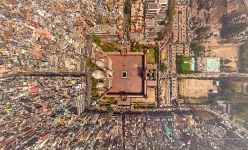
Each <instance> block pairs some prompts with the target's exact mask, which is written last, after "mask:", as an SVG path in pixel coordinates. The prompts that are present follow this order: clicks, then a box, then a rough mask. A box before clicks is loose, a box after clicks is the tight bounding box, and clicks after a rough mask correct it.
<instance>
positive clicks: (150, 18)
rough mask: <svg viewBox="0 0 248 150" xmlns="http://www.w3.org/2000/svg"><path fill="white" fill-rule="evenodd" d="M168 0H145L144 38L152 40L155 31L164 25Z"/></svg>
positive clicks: (158, 30)
mask: <svg viewBox="0 0 248 150" xmlns="http://www.w3.org/2000/svg"><path fill="white" fill-rule="evenodd" d="M167 9H168V0H146V1H145V39H146V40H148V41H149V40H154V39H155V38H156V37H157V33H158V32H160V30H161V29H162V27H164V25H160V24H161V22H163V21H165V17H166V10H167Z"/></svg>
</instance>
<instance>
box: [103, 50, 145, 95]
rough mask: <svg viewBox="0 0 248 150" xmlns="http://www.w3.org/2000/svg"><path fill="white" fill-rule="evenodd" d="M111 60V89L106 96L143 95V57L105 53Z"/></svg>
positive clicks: (142, 55)
mask: <svg viewBox="0 0 248 150" xmlns="http://www.w3.org/2000/svg"><path fill="white" fill-rule="evenodd" d="M107 56H108V57H109V58H110V59H111V60H112V70H113V78H112V88H111V89H110V91H109V92H108V93H107V95H106V96H120V95H126V96H127V97H136V96H137V97H140V96H144V95H145V80H144V78H143V75H144V72H145V64H146V60H145V55H144V54H143V53H127V54H125V55H121V54H120V53H118V52H117V53H116V52H112V53H107Z"/></svg>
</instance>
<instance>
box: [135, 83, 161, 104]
mask: <svg viewBox="0 0 248 150" xmlns="http://www.w3.org/2000/svg"><path fill="white" fill-rule="evenodd" d="M147 97H148V98H130V99H131V102H132V103H146V104H155V103H156V95H155V89H154V88H151V87H148V88H147Z"/></svg>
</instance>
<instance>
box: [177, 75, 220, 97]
mask: <svg viewBox="0 0 248 150" xmlns="http://www.w3.org/2000/svg"><path fill="white" fill-rule="evenodd" d="M217 89H218V87H217V86H216V85H214V84H213V80H198V79H185V80H179V95H181V96H183V97H188V98H204V97H208V94H209V91H210V90H217Z"/></svg>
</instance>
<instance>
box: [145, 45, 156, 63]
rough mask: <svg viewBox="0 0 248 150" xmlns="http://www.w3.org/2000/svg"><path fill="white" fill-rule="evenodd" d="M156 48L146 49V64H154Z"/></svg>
mask: <svg viewBox="0 0 248 150" xmlns="http://www.w3.org/2000/svg"><path fill="white" fill-rule="evenodd" d="M156 53H157V51H156V48H149V49H147V63H148V64H156V62H157V59H156V55H157V54H156Z"/></svg>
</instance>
